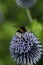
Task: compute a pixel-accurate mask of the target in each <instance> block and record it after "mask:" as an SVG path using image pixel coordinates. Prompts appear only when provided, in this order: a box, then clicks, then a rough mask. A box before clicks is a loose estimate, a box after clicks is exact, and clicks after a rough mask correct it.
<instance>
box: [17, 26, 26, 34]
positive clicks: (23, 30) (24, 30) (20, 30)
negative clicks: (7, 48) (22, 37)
mask: <svg viewBox="0 0 43 65" xmlns="http://www.w3.org/2000/svg"><path fill="white" fill-rule="evenodd" d="M26 31H27V30H26V29H25V27H24V26H21V27H20V28H19V30H17V32H19V33H25V32H26Z"/></svg>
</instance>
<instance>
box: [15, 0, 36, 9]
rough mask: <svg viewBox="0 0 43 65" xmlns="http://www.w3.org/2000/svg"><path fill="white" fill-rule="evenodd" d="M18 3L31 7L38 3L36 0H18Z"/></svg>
mask: <svg viewBox="0 0 43 65" xmlns="http://www.w3.org/2000/svg"><path fill="white" fill-rule="evenodd" d="M16 3H17V4H18V5H19V6H21V7H25V8H27V7H29V8H30V7H32V6H33V5H34V4H35V3H36V0H16Z"/></svg>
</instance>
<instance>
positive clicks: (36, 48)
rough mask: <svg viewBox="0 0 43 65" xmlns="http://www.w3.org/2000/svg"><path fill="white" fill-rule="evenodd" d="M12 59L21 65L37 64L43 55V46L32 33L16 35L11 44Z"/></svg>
mask: <svg viewBox="0 0 43 65" xmlns="http://www.w3.org/2000/svg"><path fill="white" fill-rule="evenodd" d="M9 49H10V53H11V57H12V58H13V59H14V60H15V61H16V62H17V64H21V65H29V64H33V63H34V64H36V63H37V62H38V61H39V59H40V58H41V55H42V51H43V49H42V45H40V41H39V40H38V38H36V36H35V35H34V34H33V33H31V32H25V33H22V34H21V37H19V36H17V35H15V36H13V39H12V40H11V43H10V48H9Z"/></svg>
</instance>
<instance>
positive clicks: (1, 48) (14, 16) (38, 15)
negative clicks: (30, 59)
mask: <svg viewBox="0 0 43 65" xmlns="http://www.w3.org/2000/svg"><path fill="white" fill-rule="evenodd" d="M30 12H31V15H32V18H33V22H32V23H31V24H30V23H29V21H28V17H27V14H26V10H25V9H23V8H21V7H18V6H17V5H16V3H15V0H0V20H1V21H0V65H17V64H16V63H15V62H14V61H13V59H11V57H10V53H9V45H10V41H11V38H12V36H13V35H14V34H15V33H16V31H17V29H18V28H14V27H12V26H13V25H23V26H25V27H26V28H27V30H30V31H32V32H33V33H34V34H35V35H36V36H37V37H39V39H40V41H41V44H42V45H43V0H37V3H36V4H35V6H33V7H32V8H30ZM37 65H43V56H42V58H41V59H40V61H39V62H38V63H37Z"/></svg>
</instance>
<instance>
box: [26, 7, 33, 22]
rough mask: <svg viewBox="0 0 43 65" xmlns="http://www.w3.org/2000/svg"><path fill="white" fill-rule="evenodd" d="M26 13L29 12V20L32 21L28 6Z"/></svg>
mask: <svg viewBox="0 0 43 65" xmlns="http://www.w3.org/2000/svg"><path fill="white" fill-rule="evenodd" d="M26 13H27V16H28V19H29V21H30V22H32V17H31V14H30V11H29V9H28V8H27V9H26Z"/></svg>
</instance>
